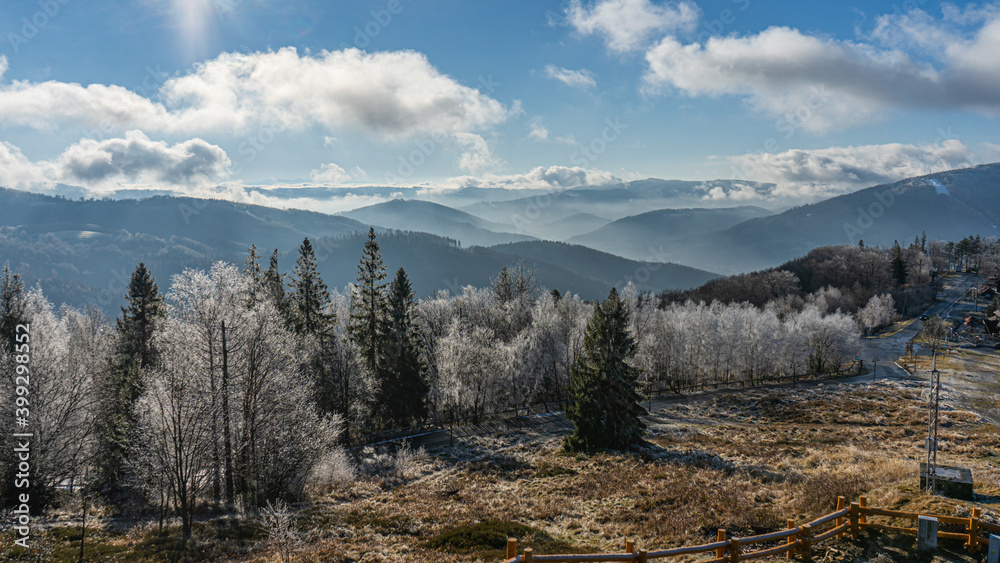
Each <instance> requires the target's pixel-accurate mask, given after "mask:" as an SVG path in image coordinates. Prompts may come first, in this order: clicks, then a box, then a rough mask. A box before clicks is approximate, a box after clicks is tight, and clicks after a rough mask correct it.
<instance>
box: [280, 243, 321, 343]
mask: <svg viewBox="0 0 1000 563" xmlns="http://www.w3.org/2000/svg"><path fill="white" fill-rule="evenodd" d="M271 258H272V264H273V265H274V268H275V270H277V256H276V255H272V257H271ZM275 274H276V272H275ZM268 275H269V276H270V275H272V274H271V273H270V270H268ZM289 285H290V287H291V292H290V293H289V295H288V301H289V309H290V312H289V317H290V318H291V320H292V328H293V329H294V330H295V332H297V333H298V334H308V335H313V336H322V335H326V334H329V332H330V330H331V329H332V326H333V322H334V320H335V317H334V315H333V313H331V312H329V311H328V310H327V309H328V307H329V305H330V291H329V290H328V289H327V287H326V284H325V283H323V279H322V278H320V276H319V272H318V271H317V270H316V255H315V254H314V253H313V248H312V243H310V242H309V239H308V238H307V239H305V240H303V241H302V246H300V247H299V259H298V261H296V263H295V271H294V273H293V274H292V280H291V282H290V283H289Z"/></svg>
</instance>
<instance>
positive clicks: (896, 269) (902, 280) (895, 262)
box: [892, 241, 906, 287]
mask: <svg viewBox="0 0 1000 563" xmlns="http://www.w3.org/2000/svg"><path fill="white" fill-rule="evenodd" d="M892 277H893V278H895V280H896V285H897V286H899V287H902V286H903V285H905V284H906V257H904V256H903V249H902V248H901V247H900V246H899V241H896V242H894V243H893V245H892Z"/></svg>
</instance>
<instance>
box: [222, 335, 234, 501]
mask: <svg viewBox="0 0 1000 563" xmlns="http://www.w3.org/2000/svg"><path fill="white" fill-rule="evenodd" d="M222 426H223V429H222V430H223V435H224V436H225V438H224V439H225V443H224V444H223V455H224V457H225V460H226V462H225V463H226V507H227V508H228V509H230V510H232V508H233V506H235V504H236V499H235V494H236V493H235V490H234V487H233V442H232V437H231V436H230V430H229V350H228V348H227V347H226V321H222Z"/></svg>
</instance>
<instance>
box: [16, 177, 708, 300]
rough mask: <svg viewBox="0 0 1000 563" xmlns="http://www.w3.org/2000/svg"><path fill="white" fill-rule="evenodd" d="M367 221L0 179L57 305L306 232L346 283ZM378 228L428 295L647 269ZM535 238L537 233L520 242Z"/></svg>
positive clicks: (283, 242) (33, 275)
mask: <svg viewBox="0 0 1000 563" xmlns="http://www.w3.org/2000/svg"><path fill="white" fill-rule="evenodd" d="M423 203H425V202H419V205H417V206H413V205H408V204H406V203H404V204H403V205H404V207H405V208H406V209H408V210H413V209H414V208H416V207H419V208H421V209H433V210H435V211H436V212H437V213H438V214H439V215H438V216H439V217H443V216H450V217H452V219H455V218H464V217H466V215H465V214H463V213H462V212H459V211H455V210H450V209H448V208H443V209H442V208H440V206H434V204H427V205H428V206H432V207H427V206H424V205H423ZM394 205H397V206H398V205H400V204H398V203H397V204H394ZM470 220H472V221H473V222H475V223H476V224H479V225H489V223H488V222H485V221H482V220H479V219H475V218H473V219H470ZM469 226H470V228H478V227H474V226H473V225H471V224H469ZM367 230H368V226H367V225H366V224H364V223H362V222H359V221H355V220H354V219H350V218H348V217H343V216H331V215H324V214H322V213H313V212H308V211H298V210H280V209H273V208H269V207H262V206H256V205H248V204H240V203H233V202H229V201H223V200H198V199H192V198H175V197H170V196H157V197H152V198H147V199H143V200H89V201H74V200H68V199H65V198H59V197H52V196H45V195H38V194H31V193H26V192H19V191H14V190H7V189H0V261H9V262H10V265H11V268H12V269H13V270H14V271H15V272H19V273H22V274H24V276H25V279H26V281H27V282H28V284H29V285H34V284H35V283H41V285H42V287H43V289H44V290H45V292H46V295H47V296H48V297H49V298H50V299H52V300H53V301H54V302H55V303H57V304H59V303H63V302H65V303H68V304H71V305H77V306H82V305H88V304H89V305H96V306H98V307H100V308H101V309H103V310H104V311H105V312H106V313H108V314H109V315H115V314H117V312H118V311H117V306H118V304H119V303H121V299H122V297H123V295H124V292H125V288H126V286H127V283H128V279H129V276H130V275H131V272H132V271H133V270H134V269H135V266H136V264H138V263H139V262H140V261H143V262H145V263H146V264H147V266H148V267H149V268H150V270H151V271H152V272H153V274H154V276H156V278H157V281H158V282H159V284H160V287H161V289H162V290H166V289H167V288H169V285H170V279H171V277H172V276H173V275H175V274H178V273H180V272H182V271H183V270H184V269H185V268H202V269H205V268H208V267H210V266H211V265H212V263H214V262H215V261H218V260H224V261H227V262H230V263H232V264H237V265H242V264H243V262H244V260H245V258H246V252H247V248H248V247H249V246H250V245H251V244H254V245H256V246H257V248H258V249H259V251H260V253H261V255H262V259H263V261H264V262H265V264H266V259H267V256H268V255H269V254H270V252H271V250H272V249H275V248H277V249H278V250H279V269H280V270H281V271H284V272H288V271H290V270H291V269H292V268H293V266H294V264H295V260H296V258H297V249H298V246H299V245H300V244H301V242H302V239H303V238H305V237H309V238H310V239H312V240H313V246H314V248H316V252H317V258H318V261H319V271H320V273H321V275H322V276H323V277H324V280H325V281H326V283H327V284H328V286H330V287H332V288H344V287H345V286H347V285H348V284H350V283H352V282H353V281H355V279H356V278H357V264H358V260H360V257H361V249H362V248H363V245H364V238H365V234H366V232H367ZM376 230H377V231H378V232H379V240H380V245H381V247H382V253H383V259H384V260H385V263H386V266H387V268H389V269H391V270H392V271H395V269H396V268H398V267H400V266H404V267H406V269H407V271H408V272H409V273H410V279H411V281H412V283H413V287H414V290H415V291H416V293H417V295H418V296H419V297H425V296H428V295H433V294H434V293H435V292H436V291H438V290H441V289H447V290H449V291H451V292H452V293H454V292H456V291H461V288H462V287H463V286H465V285H476V286H485V285H488V284H489V283H490V279H491V278H492V277H494V276H496V274H497V273H498V272H499V271H500V269H501V268H503V267H504V266H508V265H512V264H515V263H517V262H519V261H524V262H525V263H526V264H528V265H530V266H532V267H535V268H536V269H537V279H538V282H539V283H540V284H542V285H544V286H545V287H548V288H558V289H560V290H561V291H571V292H573V293H578V294H580V295H581V296H583V297H584V298H586V299H596V298H600V297H604V296H606V295H607V292H608V291H609V290H610V288H611V284H612V283H616V281H617V280H625V279H627V278H628V277H629V276H632V275H633V274H634V272H636V271H637V270H639V269H640V268H642V264H640V263H637V262H634V261H630V260H625V259H622V258H620V257H617V256H611V255H607V254H604V253H601V252H599V251H596V250H592V249H583V251H584V252H586V253H587V256H589V257H588V258H587V259H585V260H577V261H576V262H575V263H574V262H572V261H567V260H566V259H565V258H566V257H565V256H564V255H563V254H564V252H565V251H564V249H562V248H555V247H544V246H543V247H538V248H532V249H531V251H530V252H528V251H527V248H528V247H526V249H525V253H524V254H521V253H519V252H518V250H517V249H511V248H504V249H497V248H486V247H482V246H470V247H464V248H463V247H462V246H461V245H459V244H458V241H457V240H455V239H451V238H445V237H441V236H437V235H433V234H427V233H420V232H409V231H400V230H395V229H391V230H390V229H376ZM483 232H485V233H490V231H485V230H484V231H483ZM532 242H537V241H529V240H526V241H522V243H532ZM518 244H521V243H518ZM590 264H602V265H603V266H602V268H603V271H601V272H600V275H593V274H594V272H593V271H591V270H587V267H588V266H589V265H590ZM574 268H575V269H574ZM578 270H586V271H578ZM669 271H672V270H670V269H669V268H668V269H664V270H663V272H662V273H660V274H658V275H657V276H656V277H654V278H652V281H653V282H655V283H656V284H661V283H662V284H665V285H666V286H669V287H677V286H679V287H689V286H690V285H694V282H693V281H692V282H691V283H690V285H689V284H688V282H687V281H685V280H689V279H690V280H695V281H698V280H701V279H702V278H704V277H705V276H713V275H714V274H711V273H708V272H694V273H693V274H692V272H689V271H688V269H677V270H676V271H677V272H678V273H679V274H682V276H681V278H679V279H680V281H677V280H672V279H670V278H669V276H668V275H666V273H667V272H669ZM638 281H639V282H640V287H641V288H642V289H649V290H658V289H662V288H661V287H659V286H657V285H652V284H651V283H650V280H649V279H640V280H638Z"/></svg>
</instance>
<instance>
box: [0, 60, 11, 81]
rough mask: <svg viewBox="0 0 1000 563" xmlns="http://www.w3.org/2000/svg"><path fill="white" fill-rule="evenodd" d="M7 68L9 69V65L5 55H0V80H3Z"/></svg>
mask: <svg viewBox="0 0 1000 563" xmlns="http://www.w3.org/2000/svg"><path fill="white" fill-rule="evenodd" d="M8 68H10V64H9V63H8V62H7V55H0V78H3V75H4V73H5V72H7V69H8Z"/></svg>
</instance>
